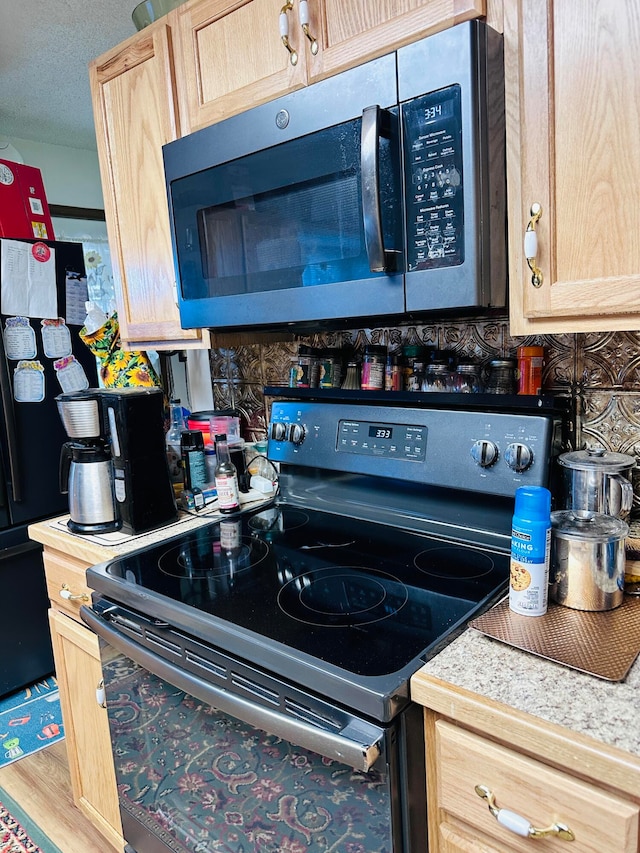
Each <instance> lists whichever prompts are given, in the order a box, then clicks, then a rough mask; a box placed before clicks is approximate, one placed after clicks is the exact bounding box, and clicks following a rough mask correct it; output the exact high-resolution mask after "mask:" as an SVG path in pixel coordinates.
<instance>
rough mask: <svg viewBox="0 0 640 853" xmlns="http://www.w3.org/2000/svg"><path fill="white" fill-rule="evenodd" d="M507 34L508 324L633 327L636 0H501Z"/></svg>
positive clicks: (639, 224) (637, 281) (639, 41)
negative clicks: (536, 211)
mask: <svg viewBox="0 0 640 853" xmlns="http://www.w3.org/2000/svg"><path fill="white" fill-rule="evenodd" d="M504 36H505V68H506V108H507V179H508V192H509V207H508V211H509V270H510V272H509V275H510V320H511V333H512V334H513V335H531V334H537V333H548V332H557V333H561V332H569V331H590V330H601V331H607V330H616V329H637V328H638V326H639V325H640V178H639V176H640V113H639V112H638V110H637V108H636V105H637V103H638V102H639V101H640V74H639V73H638V66H637V57H638V55H639V54H640V6H638V4H637V3H623V4H610V3H606V2H602V0H587V2H582V0H564V2H562V3H557V2H556V3H554V2H552V0H527V2H524V0H504ZM534 204H538V205H540V207H541V209H542V214H541V216H540V218H539V219H538V221H537V223H535V233H536V235H537V251H536V254H535V262H534V263H533V265H534V266H535V267H537V268H538V269H539V270H540V271H541V273H542V283H541V284H540V286H539V287H535V286H534V285H533V284H532V272H531V269H530V268H529V265H528V263H527V260H526V257H525V251H524V235H525V230H526V229H527V226H528V224H529V221H530V218H531V214H530V211H531V207H532V205H534ZM529 253H530V254H531V255H532V256H533V250H532V249H530V250H529Z"/></svg>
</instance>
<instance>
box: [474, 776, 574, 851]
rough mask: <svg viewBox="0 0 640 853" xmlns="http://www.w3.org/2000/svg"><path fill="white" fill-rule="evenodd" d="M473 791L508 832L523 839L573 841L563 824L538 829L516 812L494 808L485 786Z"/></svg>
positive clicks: (492, 798) (491, 797)
mask: <svg viewBox="0 0 640 853" xmlns="http://www.w3.org/2000/svg"><path fill="white" fill-rule="evenodd" d="M475 791H476V794H477V795H478V796H479V797H481V798H482V799H483V800H486V801H487V805H488V807H489V811H490V812H491V814H492V815H493V816H494V817H495V819H496V820H497V821H498V823H499V824H500V826H504V828H505V829H508V830H509V831H510V832H513V833H515V834H516V835H521V836H522V837H523V838H546V837H547V836H549V835H555V836H556V837H557V838H561V839H562V840H563V841H575V835H574V834H573V832H572V831H571V830H570V829H569V827H568V826H566V825H565V824H564V823H553V824H551V826H547V827H545V828H544V829H538V828H537V827H535V826H533V825H532V824H531V823H529V821H528V820H527V819H526V817H522V815H519V814H517V812H512V811H509V810H508V809H499V808H498V807H497V806H496V798H495V796H494V794H493V793H492V792H491V791H490V790H489V788H487V786H486V785H476V787H475Z"/></svg>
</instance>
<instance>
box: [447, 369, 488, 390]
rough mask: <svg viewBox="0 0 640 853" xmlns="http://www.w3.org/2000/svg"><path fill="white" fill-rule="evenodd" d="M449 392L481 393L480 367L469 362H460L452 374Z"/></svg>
mask: <svg viewBox="0 0 640 853" xmlns="http://www.w3.org/2000/svg"><path fill="white" fill-rule="evenodd" d="M451 390H452V391H455V392H457V393H458V394H477V393H478V392H479V391H481V390H482V382H481V380H480V367H479V366H478V365H477V364H472V363H471V362H466V361H465V362H461V363H460V364H459V365H458V366H457V367H456V369H455V371H454V372H453V374H452V388H451Z"/></svg>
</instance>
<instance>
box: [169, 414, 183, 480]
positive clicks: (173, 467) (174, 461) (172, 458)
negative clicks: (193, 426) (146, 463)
mask: <svg viewBox="0 0 640 853" xmlns="http://www.w3.org/2000/svg"><path fill="white" fill-rule="evenodd" d="M169 413H170V416H171V423H170V424H169V429H168V430H167V434H166V436H165V445H166V448H167V464H168V466H169V477H170V478H171V482H172V483H173V484H174V486H175V485H177V486H179V488H180V489H182V485H183V473H182V448H181V445H180V438H181V436H182V432H183V430H184V428H185V425H184V416H183V414H182V406H181V405H180V400H171V402H170V403H169Z"/></svg>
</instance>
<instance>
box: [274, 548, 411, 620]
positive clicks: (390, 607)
mask: <svg viewBox="0 0 640 853" xmlns="http://www.w3.org/2000/svg"><path fill="white" fill-rule="evenodd" d="M302 547H304V546H302ZM408 600H409V594H408V592H407V588H406V587H405V585H404V584H403V583H401V582H400V581H399V580H398V578H395V577H393V576H392V575H388V574H386V573H384V572H379V571H373V570H372V569H367V568H364V567H362V566H329V567H325V568H320V569H312V570H311V571H307V572H304V573H303V574H301V575H298V576H297V577H294V578H291V579H290V580H289V581H287V583H285V584H284V585H283V586H282V587H281V589H280V591H279V592H278V604H279V605H280V607H281V608H282V610H283V611H284V612H285V613H286V614H288V615H289V616H292V617H293V618H294V619H298V620H299V621H300V622H306V623H307V624H308V625H319V626H321V627H328V628H331V627H339V628H345V627H353V626H358V625H370V624H371V623H373V622H380V621H381V620H382V619H388V618H389V617H390V616H393V615H395V614H396V613H398V612H399V611H400V609H401V608H402V607H404V605H405V604H406V603H407V601H408Z"/></svg>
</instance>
